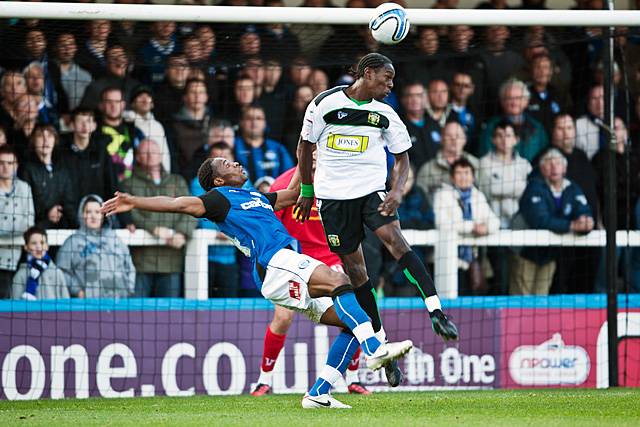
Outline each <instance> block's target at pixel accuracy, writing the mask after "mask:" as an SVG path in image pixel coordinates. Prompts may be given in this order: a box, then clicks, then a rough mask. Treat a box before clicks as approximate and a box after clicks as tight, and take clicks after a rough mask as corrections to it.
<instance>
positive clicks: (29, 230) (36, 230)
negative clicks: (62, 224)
mask: <svg viewBox="0 0 640 427" xmlns="http://www.w3.org/2000/svg"><path fill="white" fill-rule="evenodd" d="M34 234H42V235H43V236H44V241H45V242H46V241H47V230H45V229H43V228H40V227H37V226H35V225H34V226H31V227H29V228H27V231H25V232H24V233H23V234H22V238H23V239H24V244H25V245H26V244H27V243H29V239H31V236H33V235H34Z"/></svg>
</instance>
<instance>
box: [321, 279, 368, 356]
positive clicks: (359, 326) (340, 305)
mask: <svg viewBox="0 0 640 427" xmlns="http://www.w3.org/2000/svg"><path fill="white" fill-rule="evenodd" d="M332 298H333V306H334V307H335V310H336V314H337V315H338V318H340V320H341V321H342V323H344V324H345V325H346V326H347V327H348V328H349V329H350V330H351V331H352V332H353V335H355V336H356V338H357V339H358V342H359V343H360V345H361V346H362V351H364V354H366V355H367V356H371V355H372V354H373V353H375V351H376V350H377V349H378V347H380V341H379V340H378V339H377V338H376V337H375V333H374V332H373V326H371V321H370V320H369V317H367V314H366V313H365V312H364V310H363V309H362V307H360V305H358V301H357V300H356V296H355V294H354V293H353V288H352V287H351V285H342V286H338V287H337V288H336V289H335V290H334V291H333V294H332Z"/></svg>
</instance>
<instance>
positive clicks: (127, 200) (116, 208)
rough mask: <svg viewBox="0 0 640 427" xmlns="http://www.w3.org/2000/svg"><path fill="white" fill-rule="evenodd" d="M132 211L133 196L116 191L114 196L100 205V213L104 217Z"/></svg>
mask: <svg viewBox="0 0 640 427" xmlns="http://www.w3.org/2000/svg"><path fill="white" fill-rule="evenodd" d="M131 209H133V196H132V195H131V194H128V193H121V192H119V191H116V196H115V197H113V198H111V199H109V200H107V201H106V202H104V203H103V204H102V207H101V208H100V212H102V213H103V214H105V215H106V216H111V215H116V214H119V213H122V212H129V211H130V210H131Z"/></svg>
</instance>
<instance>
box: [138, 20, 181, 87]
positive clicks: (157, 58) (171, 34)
mask: <svg viewBox="0 0 640 427" xmlns="http://www.w3.org/2000/svg"><path fill="white" fill-rule="evenodd" d="M175 32H176V23H175V22H174V21H158V22H154V23H153V24H152V25H151V33H152V36H151V38H150V39H149V41H148V42H147V43H145V44H144V45H143V46H142V48H140V51H139V52H138V61H139V66H138V67H137V68H138V71H139V77H140V79H142V80H143V82H144V83H147V84H151V85H158V84H159V83H160V82H162V80H163V78H164V70H165V66H166V62H167V58H168V56H169V55H171V54H172V53H175V52H178V51H180V46H179V44H178V40H177V37H176V34H175Z"/></svg>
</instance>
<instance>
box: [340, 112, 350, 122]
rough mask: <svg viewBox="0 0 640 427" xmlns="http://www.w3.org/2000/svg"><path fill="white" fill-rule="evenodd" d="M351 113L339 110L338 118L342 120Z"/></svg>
mask: <svg viewBox="0 0 640 427" xmlns="http://www.w3.org/2000/svg"><path fill="white" fill-rule="evenodd" d="M348 115H349V113H345V112H344V111H338V120H342V119H344V118H345V117H347V116H348Z"/></svg>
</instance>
